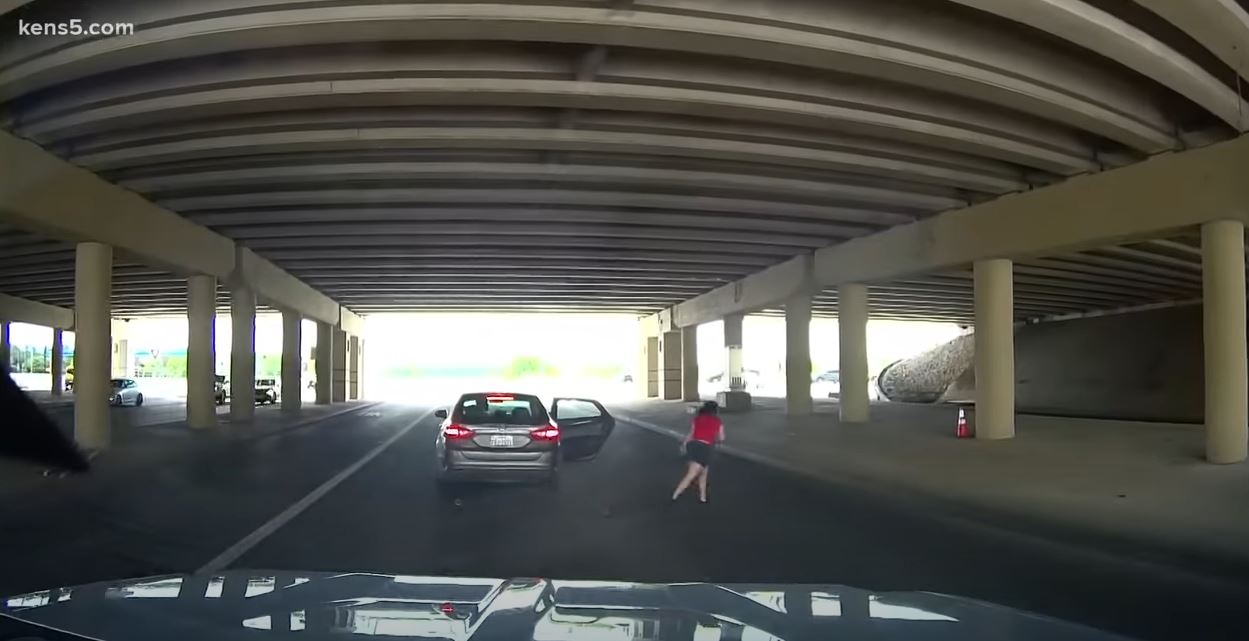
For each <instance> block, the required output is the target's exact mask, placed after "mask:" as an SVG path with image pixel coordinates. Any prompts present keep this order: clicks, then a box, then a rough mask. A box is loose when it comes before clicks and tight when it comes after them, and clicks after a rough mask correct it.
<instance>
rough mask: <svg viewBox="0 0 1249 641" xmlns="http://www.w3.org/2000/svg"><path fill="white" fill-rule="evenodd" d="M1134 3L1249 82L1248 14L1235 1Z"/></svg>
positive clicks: (1149, 0)
mask: <svg viewBox="0 0 1249 641" xmlns="http://www.w3.org/2000/svg"><path fill="white" fill-rule="evenodd" d="M1135 1H1136V4H1139V5H1141V6H1142V7H1145V8H1146V9H1149V10H1150V11H1153V12H1154V13H1156V14H1158V15H1159V16H1162V17H1163V18H1164V19H1166V21H1167V22H1170V23H1171V24H1173V25H1175V26H1176V27H1178V28H1179V29H1180V30H1182V31H1184V33H1187V34H1188V35H1190V36H1192V37H1193V38H1194V39H1195V40H1197V42H1200V43H1201V44H1202V45H1203V46H1205V48H1206V49H1209V50H1210V51H1211V52H1212V53H1213V54H1214V55H1216V56H1218V58H1219V60H1222V61H1223V62H1224V64H1226V65H1227V66H1229V67H1231V68H1232V69H1235V70H1236V72H1237V73H1239V74H1240V75H1241V77H1242V78H1246V79H1249V11H1245V9H1244V8H1242V7H1241V5H1240V4H1237V2H1236V0H1205V1H1204V2H1176V1H1175V0H1135ZM1242 130H1243V128H1242Z"/></svg>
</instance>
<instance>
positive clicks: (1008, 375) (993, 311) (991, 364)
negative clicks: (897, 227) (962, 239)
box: [974, 258, 1243, 439]
mask: <svg viewBox="0 0 1249 641" xmlns="http://www.w3.org/2000/svg"><path fill="white" fill-rule="evenodd" d="M974 272H975V273H974V279H975V307H976V312H975V317H976V333H975V339H974V340H975V342H976V347H975V349H976V438H982V439H1002V438H1014V436H1015V322H1014V307H1015V283H1014V264H1013V263H1011V261H1010V260H1007V259H1004V258H992V259H986V260H981V261H977V262H976V264H975V267H974ZM1242 295H1243V292H1242Z"/></svg>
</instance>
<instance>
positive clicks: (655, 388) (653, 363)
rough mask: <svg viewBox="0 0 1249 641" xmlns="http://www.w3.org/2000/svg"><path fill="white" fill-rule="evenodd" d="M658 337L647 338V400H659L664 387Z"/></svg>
mask: <svg viewBox="0 0 1249 641" xmlns="http://www.w3.org/2000/svg"><path fill="white" fill-rule="evenodd" d="M659 344H660V340H659V337H658V336H647V337H646V369H645V372H646V398H659V397H660V396H661V394H660V389H661V388H662V387H663V381H662V380H661V379H662V371H661V368H660V360H659V359H660V356H659V346H660V345H659Z"/></svg>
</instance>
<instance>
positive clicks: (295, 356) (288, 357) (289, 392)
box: [281, 309, 304, 412]
mask: <svg viewBox="0 0 1249 641" xmlns="http://www.w3.org/2000/svg"><path fill="white" fill-rule="evenodd" d="M303 320H304V319H303V317H302V316H300V315H299V312H295V311H291V310H289V309H284V310H282V393H281V399H282V409H283V410H285V411H288V412H292V411H298V410H299V408H300V407H302V406H303V404H304V400H303V392H304V387H303V381H302V380H301V379H302V373H303V367H304V364H303V354H302V353H301V351H300V349H301V346H302V345H303V334H302V327H301V325H302V323H303Z"/></svg>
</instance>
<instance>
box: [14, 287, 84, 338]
mask: <svg viewBox="0 0 1249 641" xmlns="http://www.w3.org/2000/svg"><path fill="white" fill-rule="evenodd" d="M0 321H4V322H11V323H30V324H31V325H42V326H44V327H51V328H53V329H71V330H72V329H73V328H74V310H72V309H66V308H64V307H57V306H55V305H45V304H43V303H40V302H37V301H33V300H29V299H26V298H18V297H17V296H9V295H8V294H0Z"/></svg>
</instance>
